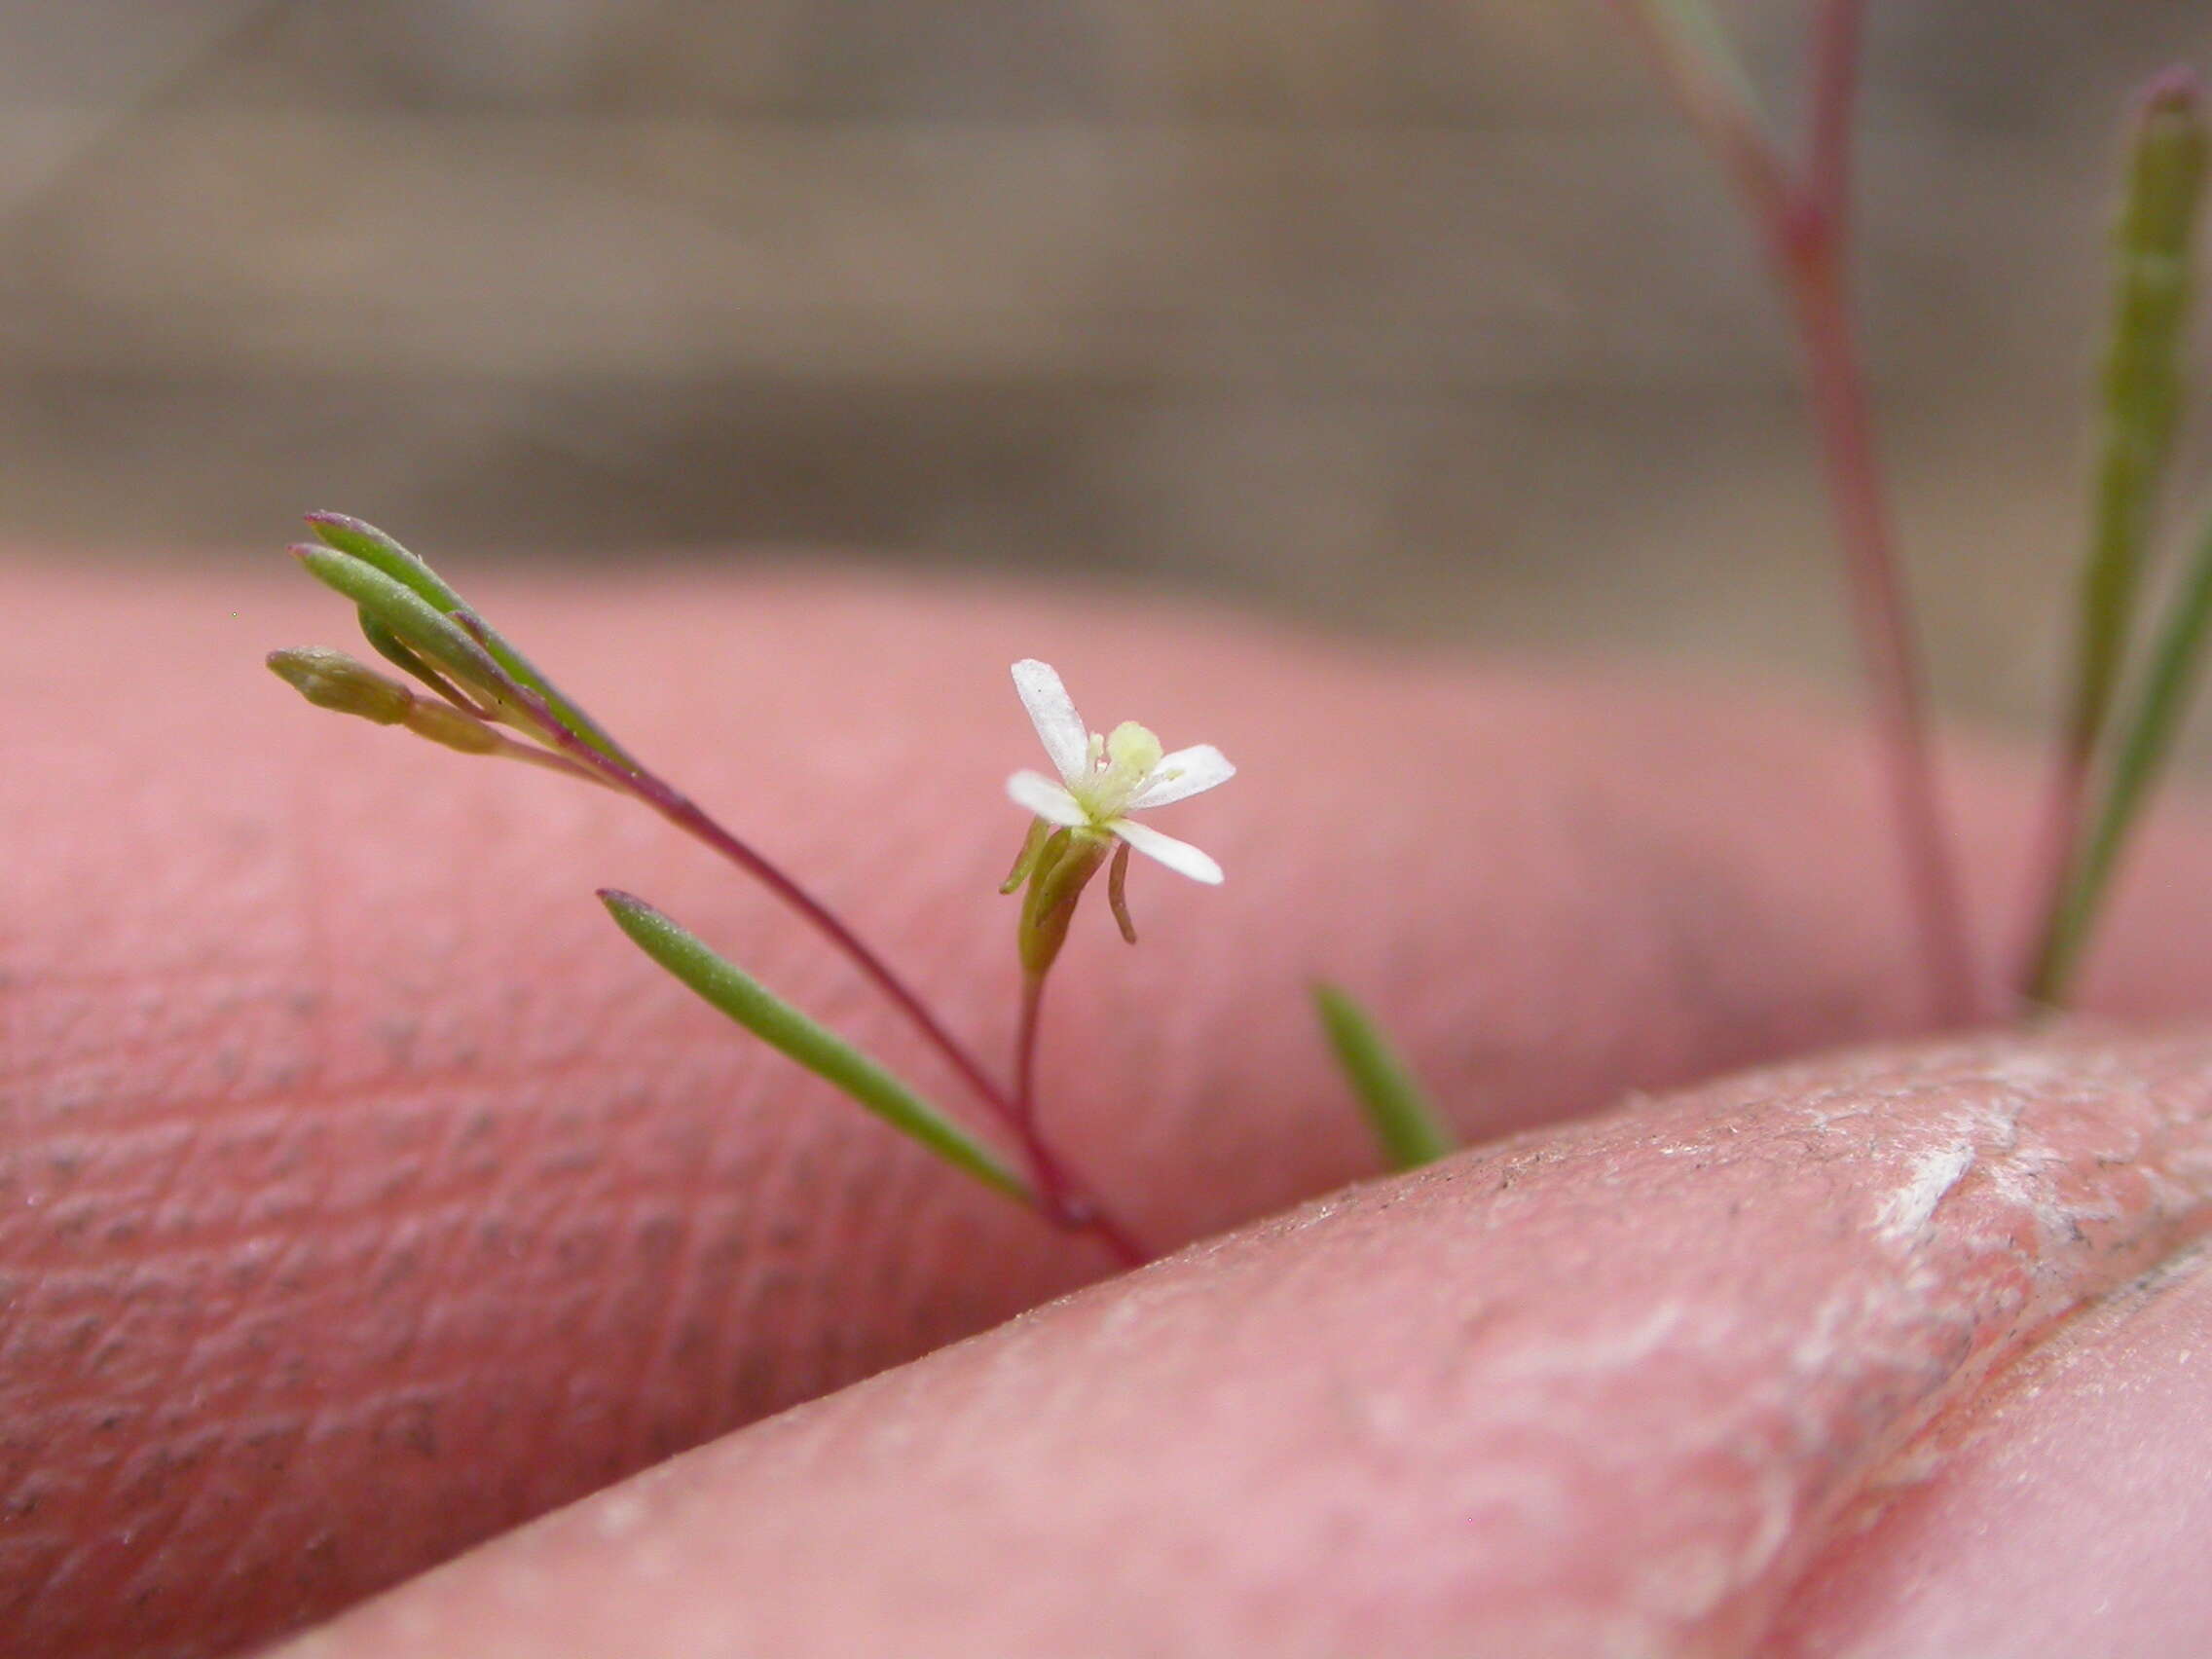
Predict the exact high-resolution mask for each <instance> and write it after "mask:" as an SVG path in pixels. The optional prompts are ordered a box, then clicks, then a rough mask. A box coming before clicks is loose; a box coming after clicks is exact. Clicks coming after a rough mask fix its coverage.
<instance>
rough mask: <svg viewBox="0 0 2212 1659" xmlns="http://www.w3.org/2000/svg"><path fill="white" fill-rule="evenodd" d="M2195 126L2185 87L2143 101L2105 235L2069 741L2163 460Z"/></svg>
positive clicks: (2110, 635)
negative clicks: (2106, 277) (2109, 263)
mask: <svg viewBox="0 0 2212 1659" xmlns="http://www.w3.org/2000/svg"><path fill="white" fill-rule="evenodd" d="M2205 137H2206V135H2205V128H2204V123H2203V120H2202V117H2201V115H2200V113H2199V110H2198V108H2197V101H2196V98H2195V96H2194V92H2192V91H2189V90H2187V88H2186V84H2183V83H2174V84H2171V90H2170V91H2168V92H2165V93H2164V94H2163V95H2161V94H2160V93H2159V92H2156V91H2155V92H2153V94H2152V96H2151V97H2150V98H2148V99H2147V100H2146V101H2145V104H2144V107H2143V112H2142V115H2141V117H2140V119H2139V121H2138V123H2137V126H2136V130H2135V141H2134V143H2133V145H2132V147H2131V148H2130V151H2129V155H2128V166H2127V177H2126V183H2125V185H2124V187H2123V189H2122V193H2121V201H2120V213H2119V217H2118V220H2117V224H2116V227H2115V231H2114V237H2113V281H2112V311H2111V317H2110V320H2109V322H2108V323H2107V335H2106V344H2105V356H2104V369H2103V373H2102V376H2101V379H2100V386H2099V393H2100V395H2099V404H2098V413H2097V434H2096V440H2095V450H2096V461H2095V463H2094V464H2095V475H2094V480H2093V483H2092V487H2091V502H2092V505H2091V511H2090V527H2091V528H2090V538H2089V553H2088V557H2087V559H2086V560H2085V561H2084V563H2083V578H2082V596H2081V625H2080V641H2079V645H2078V657H2079V663H2078V667H2077V670H2076V687H2075V693H2074V702H2073V729H2074V733H2075V740H2076V741H2077V742H2078V743H2082V744H2083V745H2087V744H2088V743H2091V742H2093V741H2094V738H2095V736H2096V734H2097V732H2098V731H2099V730H2100V729H2101V728H2102V727H2103V725H2104V723H2105V719H2106V717H2107V715H2108V713H2109V710H2110V707H2111V701H2112V697H2113V693H2114V691H2115V688H2116V687H2117V685H2118V682H2119V679H2120V664H2121V661H2122V658H2123V656H2124V654H2125V651H2126V646H2127V636H2128V632H2129V629H2130V627H2131V626H2132V623H2133V619H2134V608H2135V596H2136V593H2137V590H2138V588H2139V586H2140V583H2141V576H2142V571H2143V566H2144V549H2145V545H2146V543H2147V542H2148V540H2149V537H2150V533H2151V529H2152V525H2153V522H2154V520H2155V517H2156V512H2157V499H2158V495H2159V490H2160V486H2161V485H2162V484H2163V482H2164V479H2165V475H2166V471H2167V467H2168V463H2169V461H2170V460H2171V457H2172V454H2173V443H2174V432H2175V428H2176V426H2177V424H2178V423H2179V416H2180V411H2181V402H2182V375H2181V355H2182V347H2183V345H2184V343H2185V337H2186V334H2187V328H2188V321H2189V310H2190V301H2191V297H2192V294H2193V291H2194V287H2195V272H2194V263H2193V260H2192V253H2193V251H2194V246H2195V240H2196V227H2197V220H2198V216H2199V212H2200V209H2201V205H2202V203H2203V197H2204V176H2205Z"/></svg>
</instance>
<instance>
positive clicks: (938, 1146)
mask: <svg viewBox="0 0 2212 1659" xmlns="http://www.w3.org/2000/svg"><path fill="white" fill-rule="evenodd" d="M599 899H600V903H603V904H605V905H606V906H607V910H608V914H609V915H611V916H612V917H613V918H614V920H615V923H616V925H618V926H619V927H620V928H621V929H622V931H623V932H624V933H626V934H628V935H629V936H630V939H631V940H632V942H633V943H635V944H636V945H637V946H638V948H639V949H641V950H643V951H644V952H645V954H646V955H647V956H649V957H651V958H652V959H653V960H654V961H655V962H657V963H659V964H660V966H661V967H663V968H665V969H666V970H667V971H668V972H669V973H670V974H672V975H674V976H675V977H677V978H678V979H681V980H682V982H683V983H684V984H685V985H687V986H689V987H690V988H691V989H692V990H693V991H695V992H697V993H698V994H699V996H700V997H701V998H702V999H704V1000H705V1001H706V1002H707V1003H709V1004H710V1005H712V1006H713V1007H714V1008H715V1009H717V1010H718V1011H719V1012H720V1013H722V1014H727V1015H728V1016H729V1017H730V1018H731V1019H734V1020H735V1021H737V1023H738V1024H740V1025H742V1026H744V1027H745V1029H746V1030H748V1031H750V1032H752V1033H753V1035H754V1036H756V1037H757V1038H759V1039H760V1041H761V1042H763V1043H765V1044H767V1045H768V1046H769V1047H770V1048H771V1049H775V1050H777V1051H780V1052H782V1053H785V1054H788V1055H790V1056H791V1058H793V1059H794V1060H796V1061H797V1062H798V1063H799V1064H800V1065H802V1066H804V1067H805V1068H806V1069H807V1070H808V1071H810V1072H813V1073H814V1074H815V1075H816V1076H818V1077H821V1078H825V1079H827V1080H828V1081H829V1082H830V1083H832V1084H834V1085H835V1086H836V1087H837V1088H841V1089H843V1090H844V1091H845V1092H846V1093H847V1094H849V1095H851V1096H852V1097H853V1098H854V1099H855V1100H857V1101H859V1102H860V1103H861V1104H862V1105H863V1106H866V1108H867V1109H868V1110H869V1111H871V1112H873V1113H874V1114H875V1115H876V1116H877V1117H879V1118H881V1119H882V1120H883V1121H884V1122H885V1123H887V1124H891V1126H892V1127H893V1128H896V1129H898V1130H899V1131H900V1132H901V1133H903V1134H906V1135H910V1136H912V1137H913V1138H914V1139H915V1140H917V1141H920V1142H921V1143H922V1145H924V1146H926V1147H928V1148H929V1149H930V1150H931V1151H932V1152H934V1153H936V1154H937V1155H938V1156H939V1157H940V1158H942V1159H943V1160H944V1161H946V1162H948V1163H951V1164H953V1165H955V1166H956V1167H958V1168H961V1169H964V1170H966V1171H967V1172H968V1173H969V1174H971V1175H973V1176H975V1178H976V1179H977V1180H978V1181H980V1182H982V1183H983V1185H985V1186H986V1187H989V1188H991V1189H992V1190H993V1191H995V1192H999V1193H1003V1194H1005V1195H1006V1196H1007V1197H1008V1198H1014V1199H1015V1200H1016V1201H1018V1202H1021V1203H1033V1202H1034V1201H1035V1198H1034V1195H1032V1194H1031V1192H1030V1190H1029V1187H1028V1184H1027V1183H1026V1182H1024V1181H1023V1180H1022V1179H1021V1177H1020V1176H1018V1175H1016V1174H1015V1173H1014V1171H1013V1170H1012V1169H1010V1168H1008V1167H1007V1166H1006V1164H1005V1163H1004V1162H1002V1161H1000V1160H999V1159H998V1158H997V1157H996V1156H995V1155H994V1154H993V1153H992V1152H991V1151H990V1150H989V1149H988V1148H987V1147H985V1146H984V1145H983V1144H982V1143H981V1142H980V1141H978V1140H977V1139H976V1138H975V1137H974V1136H972V1135H970V1134H969V1133H968V1132H967V1131H966V1130H965V1129H963V1128H961V1127H960V1126H959V1125H958V1124H955V1123H953V1122H952V1120H951V1119H949V1118H947V1117H946V1116H945V1115H944V1114H943V1113H941V1112H940V1111H939V1110H938V1109H937V1108H936V1107H935V1106H932V1105H931V1104H930V1103H929V1102H928V1101H927V1100H924V1099H923V1098H922V1097H921V1096H920V1095H919V1094H916V1093H915V1092H914V1091H913V1090H912V1089H910V1088H907V1087H906V1086H905V1084H903V1083H902V1082H901V1081H900V1080H899V1079H898V1078H897V1077H895V1076H893V1075H892V1074H891V1073H890V1072H888V1071H886V1070H885V1069H884V1068H883V1067H882V1066H880V1065H878V1064H876V1063H875V1061H873V1060H871V1059H869V1058H868V1057H867V1056H866V1054H864V1053H862V1052H861V1051H859V1050H858V1049H856V1048H854V1047H853V1046H852V1045H851V1044H850V1043H847V1042H846V1041H845V1040H844V1039H843V1038H841V1037H839V1036H838V1035H837V1034H836V1033H835V1032H833V1031H831V1030H830V1029H829V1028H828V1027H827V1026H823V1025H820V1024H817V1023H816V1022H815V1021H814V1020H812V1019H809V1018H808V1017H807V1016H806V1015H805V1014H801V1013H799V1011H798V1010H797V1009H795V1008H793V1007H792V1006H791V1005H790V1004H789V1003H787V1002H785V1001H784V1000H783V999H782V998H780V997H778V996H776V995H775V994H774V993H773V992H772V991H770V990H768V989H767V987H765V986H764V985H762V984H761V983H760V982H759V980H757V979H756V978H754V977H752V976H750V975H749V974H747V973H746V972H745V971H744V970H743V969H741V968H739V967H738V966H737V965H736V964H734V963H732V962H729V961H727V960H726V959H724V958H723V957H720V956H718V955H716V954H715V952H714V951H713V950H711V949H709V948H708V947H707V946H706V945H705V944H704V943H702V942H701V941H700V940H698V938H697V937H696V936H694V935H692V934H689V933H686V932H685V931H684V930H683V929H682V928H681V927H679V926H678V925H677V924H676V923H675V922H673V921H671V920H670V919H669V918H668V917H667V916H666V915H664V914H662V913H661V912H660V911H658V910H656V909H654V908H653V907H652V906H651V905H650V904H648V903H645V901H644V900H642V899H634V898H632V897H631V896H630V895H629V894H627V893H618V892H615V891H614V890H612V889H611V888H605V889H602V890H601V892H600V895H599Z"/></svg>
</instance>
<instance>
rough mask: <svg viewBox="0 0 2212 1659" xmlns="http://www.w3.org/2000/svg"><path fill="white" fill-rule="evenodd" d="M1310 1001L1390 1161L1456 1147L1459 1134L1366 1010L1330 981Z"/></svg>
mask: <svg viewBox="0 0 2212 1659" xmlns="http://www.w3.org/2000/svg"><path fill="white" fill-rule="evenodd" d="M1313 1007H1314V1009H1315V1010H1316V1012H1318V1013H1319V1014H1320V1016H1321V1027H1322V1029H1323V1030H1324V1031H1325V1032H1326V1033H1327V1034H1328V1038H1329V1046H1330V1048H1331V1049H1333V1050H1334V1051H1336V1056H1337V1061H1338V1063H1339V1064H1340V1065H1342V1066H1343V1067H1344V1070H1345V1077H1346V1080H1347V1081H1348V1082H1349V1083H1350V1084H1351V1088H1352V1092H1353V1093H1354V1094H1355V1095H1357V1096H1358V1097H1359V1104H1360V1109H1361V1110H1362V1111H1363V1112H1365V1113H1366V1115H1367V1123H1368V1126H1369V1127H1370V1128H1372V1129H1373V1130H1374V1131H1375V1138H1376V1140H1377V1141H1379V1142H1380V1143H1382V1147H1383V1153H1384V1155H1385V1156H1386V1157H1388V1158H1389V1160H1390V1161H1391V1162H1392V1163H1393V1164H1394V1165H1396V1167H1398V1168H1400V1169H1413V1168H1416V1167H1418V1166H1419V1165H1420V1164H1423V1163H1433V1162H1435V1161H1436V1160H1438V1159H1439V1158H1442V1157H1444V1156H1445V1155H1446V1154H1448V1153H1451V1152H1453V1151H1456V1149H1457V1147H1458V1144H1459V1143H1458V1141H1457V1139H1456V1137H1455V1136H1454V1135H1453V1133H1452V1131H1451V1130H1450V1129H1449V1128H1447V1127H1446V1126H1445V1124H1444V1120H1443V1119H1441V1118H1440V1117H1438V1116H1437V1114H1436V1109H1435V1108H1434V1107H1433V1106H1431V1105H1430V1104H1429V1102H1428V1097H1427V1095H1425V1094H1424V1093H1422V1092H1421V1088H1420V1085H1419V1084H1418V1083H1416V1082H1415V1081H1414V1075H1413V1073H1412V1071H1410V1070H1409V1069H1408V1068H1407V1066H1406V1063H1405V1061H1404V1060H1403V1059H1402V1058H1400V1057H1399V1055H1398V1052H1397V1051H1396V1050H1394V1049H1393V1048H1392V1047H1391V1046H1390V1043H1389V1040H1388V1039H1387V1038H1385V1037H1384V1036H1383V1033H1382V1030H1381V1029H1380V1028H1379V1027H1378V1026H1377V1025H1376V1023H1375V1021H1374V1020H1373V1019H1372V1018H1371V1017H1370V1016H1369V1015H1368V1014H1367V1012H1366V1011H1365V1010H1364V1009H1362V1008H1361V1007H1360V1006H1359V1004H1357V1003H1355V1002H1353V1001H1352V999H1351V998H1350V997H1349V996H1347V995H1346V993H1345V992H1344V991H1342V990H1340V989H1338V988H1337V987H1336V986H1335V985H1329V984H1316V985H1315V986H1314V987H1313Z"/></svg>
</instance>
